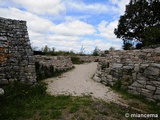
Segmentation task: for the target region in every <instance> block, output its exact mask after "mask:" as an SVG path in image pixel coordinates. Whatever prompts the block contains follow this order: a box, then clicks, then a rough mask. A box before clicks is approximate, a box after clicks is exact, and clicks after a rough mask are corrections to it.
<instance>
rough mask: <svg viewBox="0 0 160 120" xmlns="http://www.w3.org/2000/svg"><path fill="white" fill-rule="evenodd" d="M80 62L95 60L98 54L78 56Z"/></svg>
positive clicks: (97, 58)
mask: <svg viewBox="0 0 160 120" xmlns="http://www.w3.org/2000/svg"><path fill="white" fill-rule="evenodd" d="M78 57H79V59H80V60H81V61H82V62H97V61H98V60H99V56H78Z"/></svg>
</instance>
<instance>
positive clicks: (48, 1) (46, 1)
mask: <svg viewBox="0 0 160 120" xmlns="http://www.w3.org/2000/svg"><path fill="white" fill-rule="evenodd" d="M12 1H13V3H15V4H17V5H19V6H20V7H23V8H24V9H26V10H27V11H29V12H31V13H35V14H39V15H59V14H61V13H64V12H65V10H66V9H65V5H64V4H63V3H62V0H38V1H37V0H12Z"/></svg>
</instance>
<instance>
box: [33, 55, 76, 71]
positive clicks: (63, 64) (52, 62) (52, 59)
mask: <svg viewBox="0 0 160 120" xmlns="http://www.w3.org/2000/svg"><path fill="white" fill-rule="evenodd" d="M35 59H36V62H39V64H40V65H45V66H48V67H49V66H53V68H54V70H60V71H61V70H62V71H63V70H68V69H70V68H72V67H73V65H72V61H71V57H69V56H43V55H35Z"/></svg>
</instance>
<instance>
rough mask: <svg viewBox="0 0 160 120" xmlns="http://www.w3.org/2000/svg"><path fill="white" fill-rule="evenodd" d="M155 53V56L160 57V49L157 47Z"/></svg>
mask: <svg viewBox="0 0 160 120" xmlns="http://www.w3.org/2000/svg"><path fill="white" fill-rule="evenodd" d="M155 53H156V55H159V56H160V47H158V48H156V49H155Z"/></svg>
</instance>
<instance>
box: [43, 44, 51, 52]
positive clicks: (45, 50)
mask: <svg viewBox="0 0 160 120" xmlns="http://www.w3.org/2000/svg"><path fill="white" fill-rule="evenodd" d="M42 51H43V52H44V53H45V54H46V53H48V52H50V51H51V49H50V48H49V47H48V46H47V45H45V47H44V48H42Z"/></svg>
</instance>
